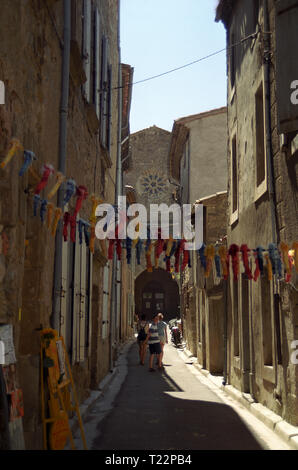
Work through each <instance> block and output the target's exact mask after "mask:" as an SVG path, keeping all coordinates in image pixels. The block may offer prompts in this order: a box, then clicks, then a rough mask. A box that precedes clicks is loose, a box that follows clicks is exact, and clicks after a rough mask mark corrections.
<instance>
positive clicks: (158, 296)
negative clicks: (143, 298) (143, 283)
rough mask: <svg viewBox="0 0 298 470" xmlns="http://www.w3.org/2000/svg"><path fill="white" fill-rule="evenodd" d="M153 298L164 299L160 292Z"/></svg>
mask: <svg viewBox="0 0 298 470" xmlns="http://www.w3.org/2000/svg"><path fill="white" fill-rule="evenodd" d="M155 298H156V299H163V298H164V294H163V293H162V292H157V293H156V294H155Z"/></svg>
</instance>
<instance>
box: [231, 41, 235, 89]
mask: <svg viewBox="0 0 298 470" xmlns="http://www.w3.org/2000/svg"><path fill="white" fill-rule="evenodd" d="M234 44H235V33H232V34H231V43H230V83H231V89H233V88H234V86H235V80H236V60H235V54H236V49H235V48H236V46H234Z"/></svg>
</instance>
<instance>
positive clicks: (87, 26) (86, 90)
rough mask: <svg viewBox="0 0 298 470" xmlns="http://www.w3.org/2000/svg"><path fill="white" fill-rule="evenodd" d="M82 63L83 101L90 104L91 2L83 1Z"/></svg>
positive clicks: (89, 0) (88, 0)
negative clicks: (83, 78) (83, 76)
mask: <svg viewBox="0 0 298 470" xmlns="http://www.w3.org/2000/svg"><path fill="white" fill-rule="evenodd" d="M83 16H84V18H83V62H84V71H85V74H86V77H87V80H86V82H85V83H84V85H83V94H84V97H85V99H86V100H87V101H88V102H90V74H91V0H84V10H83Z"/></svg>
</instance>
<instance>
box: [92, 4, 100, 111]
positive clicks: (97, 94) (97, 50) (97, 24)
mask: <svg viewBox="0 0 298 470" xmlns="http://www.w3.org/2000/svg"><path fill="white" fill-rule="evenodd" d="M99 58H100V16H99V11H98V8H96V9H95V11H94V90H93V96H94V101H93V102H94V106H95V111H96V115H97V117H98V119H99V118H100V62H99Z"/></svg>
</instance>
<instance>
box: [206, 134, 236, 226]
mask: <svg viewBox="0 0 298 470" xmlns="http://www.w3.org/2000/svg"><path fill="white" fill-rule="evenodd" d="M230 168H231V173H230V175H231V176H230V187H231V218H230V224H231V225H232V224H233V223H234V222H236V220H238V157H237V137H236V133H235V134H234V135H233V137H232V141H231V163H230ZM205 211H206V209H205ZM204 220H206V219H205V214H204ZM205 231H206V227H205Z"/></svg>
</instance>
